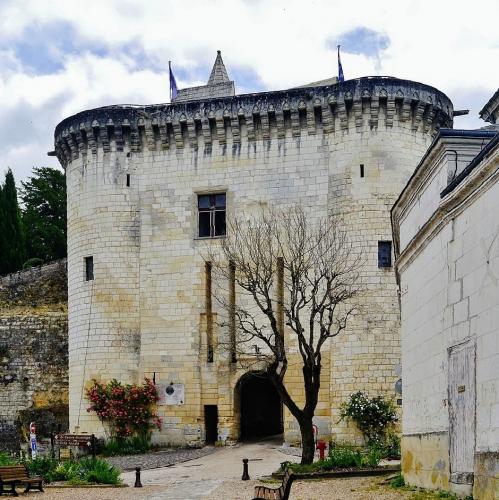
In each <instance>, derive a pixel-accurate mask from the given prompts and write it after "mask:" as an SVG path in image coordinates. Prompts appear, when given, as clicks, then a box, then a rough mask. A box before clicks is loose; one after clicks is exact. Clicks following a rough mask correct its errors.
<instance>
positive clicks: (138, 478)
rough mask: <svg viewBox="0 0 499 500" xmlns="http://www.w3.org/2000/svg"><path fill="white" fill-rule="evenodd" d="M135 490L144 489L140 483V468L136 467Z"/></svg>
mask: <svg viewBox="0 0 499 500" xmlns="http://www.w3.org/2000/svg"><path fill="white" fill-rule="evenodd" d="M134 488H142V483H141V482H140V467H135V485H134Z"/></svg>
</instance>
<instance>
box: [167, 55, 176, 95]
mask: <svg viewBox="0 0 499 500" xmlns="http://www.w3.org/2000/svg"><path fill="white" fill-rule="evenodd" d="M168 66H169V68H170V101H171V100H172V99H175V97H177V81H176V80H175V77H174V76H173V71H172V62H171V61H168Z"/></svg>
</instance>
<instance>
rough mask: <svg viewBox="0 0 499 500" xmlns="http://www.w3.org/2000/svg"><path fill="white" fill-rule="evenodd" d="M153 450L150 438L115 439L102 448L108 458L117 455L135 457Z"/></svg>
mask: <svg viewBox="0 0 499 500" xmlns="http://www.w3.org/2000/svg"><path fill="white" fill-rule="evenodd" d="M150 449H151V441H150V436H149V435H148V436H133V437H131V438H114V439H111V440H109V441H108V442H106V443H105V444H104V445H103V447H102V454H103V455H104V456H106V457H112V456H115V455H134V454H136V453H145V452H147V451H149V450H150Z"/></svg>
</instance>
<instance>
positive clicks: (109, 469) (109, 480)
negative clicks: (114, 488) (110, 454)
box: [79, 457, 121, 484]
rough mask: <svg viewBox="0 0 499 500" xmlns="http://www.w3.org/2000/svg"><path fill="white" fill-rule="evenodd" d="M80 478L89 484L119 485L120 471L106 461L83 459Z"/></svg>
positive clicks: (80, 463)
mask: <svg viewBox="0 0 499 500" xmlns="http://www.w3.org/2000/svg"><path fill="white" fill-rule="evenodd" d="M79 465H80V471H81V472H80V478H81V479H83V480H84V481H87V482H89V483H99V484H119V483H120V482H121V480H120V470H119V469H117V468H116V467H114V466H113V465H111V464H110V463H109V462H106V461H105V460H100V459H98V458H96V459H94V458H91V457H86V458H82V459H81V460H80V462H79Z"/></svg>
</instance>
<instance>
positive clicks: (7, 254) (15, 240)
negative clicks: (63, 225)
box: [0, 168, 26, 274]
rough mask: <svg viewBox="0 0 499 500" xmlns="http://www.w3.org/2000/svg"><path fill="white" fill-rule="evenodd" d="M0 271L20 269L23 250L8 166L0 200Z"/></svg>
mask: <svg viewBox="0 0 499 500" xmlns="http://www.w3.org/2000/svg"><path fill="white" fill-rule="evenodd" d="M0 205H1V214H0V231H1V232H0V239H1V240H2V241H1V244H0V250H1V253H2V254H1V258H0V273H1V274H7V273H11V272H14V271H17V270H19V269H21V267H22V265H23V262H24V258H25V255H26V251H25V240H24V231H23V227H22V220H21V211H20V210H19V204H18V202H17V191H16V184H15V181H14V175H13V174H12V170H11V169H10V168H9V169H8V170H7V173H6V174H5V182H4V184H3V187H2V195H1V200H0Z"/></svg>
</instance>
